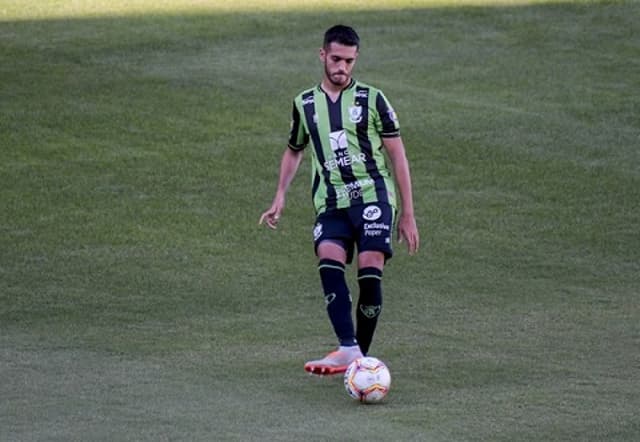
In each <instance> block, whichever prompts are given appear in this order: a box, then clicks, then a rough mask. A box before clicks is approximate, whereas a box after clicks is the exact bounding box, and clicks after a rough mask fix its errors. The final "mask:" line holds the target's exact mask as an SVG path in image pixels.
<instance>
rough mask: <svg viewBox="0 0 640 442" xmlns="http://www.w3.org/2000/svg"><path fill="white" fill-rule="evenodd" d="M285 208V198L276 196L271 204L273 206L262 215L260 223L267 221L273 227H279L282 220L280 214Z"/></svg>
mask: <svg viewBox="0 0 640 442" xmlns="http://www.w3.org/2000/svg"><path fill="white" fill-rule="evenodd" d="M283 209H284V200H283V199H278V198H276V199H275V200H274V201H273V204H271V207H269V209H268V210H267V211H266V212H264V213H263V214H262V216H260V221H259V222H258V224H262V223H266V224H267V226H269V227H270V228H272V229H274V230H275V229H277V228H278V221H280V214H281V213H282V210H283Z"/></svg>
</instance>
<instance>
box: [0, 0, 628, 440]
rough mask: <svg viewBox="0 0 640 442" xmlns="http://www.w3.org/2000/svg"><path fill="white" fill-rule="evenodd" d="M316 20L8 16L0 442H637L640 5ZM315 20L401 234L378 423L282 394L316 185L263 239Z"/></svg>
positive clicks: (143, 0) (388, 307)
mask: <svg viewBox="0 0 640 442" xmlns="http://www.w3.org/2000/svg"><path fill="white" fill-rule="evenodd" d="M331 3H332V2H328V1H322V0H306V1H303V0H300V1H290V2H288V1H285V0H280V1H272V2H261V1H259V0H252V1H248V2H244V3H243V5H242V6H240V7H236V6H234V4H233V2H232V1H220V2H217V1H215V0H208V1H207V0H200V1H195V0H192V1H189V0H159V1H156V2H152V1H151V0H136V1H124V0H118V1H107V0H94V1H86V2H80V1H71V0H67V1H63V0H46V1H45V0H42V1H40V0H24V1H19V2H15V1H11V0H0V149H1V152H2V162H1V163H0V440H2V441H178V440H180V441H182V440H184V441H218V440H220V441H222V440H224V441H251V440H255V441H301V440H306V441H347V440H353V441H355V440H376V441H377V440H380V441H383V440H384V441H409V440H413V441H505V442H508V441H581V442H582V441H637V440H640V416H639V415H638V410H639V409H640V301H639V294H640V118H639V117H640V76H639V75H638V73H639V72H640V3H639V2H638V1H636V0H627V1H606V2H598V1H575V2H567V1H563V2H558V3H553V2H548V1H544V2H534V1H532V2H525V1H518V2H510V1H508V0H503V1H498V2H491V1H489V0H487V1H480V0H475V1H471V0H470V1H467V2H460V1H453V0H452V1H450V2H447V1H445V0H438V1H435V2H429V1H419V0H413V1H411V0H404V1H398V2H393V1H392V0H389V1H384V0H377V1H374V2H370V3H368V5H369V6H367V7H364V6H361V3H362V2H357V1H350V2H344V3H341V6H340V7H336V6H335V5H333V6H332V5H331ZM337 22H345V23H347V24H351V25H353V26H354V27H356V29H357V30H358V31H359V33H360V36H361V38H362V40H363V45H362V48H361V51H362V52H361V56H360V58H359V62H358V66H357V67H356V73H355V75H356V77H357V78H359V79H361V80H363V81H366V82H368V83H371V84H373V85H376V86H378V87H380V88H382V89H383V90H384V91H385V93H386V95H387V96H388V97H389V99H390V100H391V102H392V103H393V104H394V107H395V108H396V110H397V112H398V114H399V117H400V121H401V124H402V127H403V136H404V141H405V144H406V146H407V149H408V155H409V158H410V161H411V163H412V171H413V181H414V192H415V196H416V210H417V216H418V222H419V225H420V228H421V233H422V248H421V252H420V254H419V255H418V256H415V257H409V256H407V253H406V251H405V250H404V249H403V247H402V246H401V245H397V246H396V256H395V257H394V259H393V260H392V261H391V262H390V264H389V266H388V267H387V269H386V272H385V296H386V297H385V309H384V312H383V315H382V319H381V323H380V326H379V328H378V333H377V338H376V341H375V342H374V346H373V348H372V353H373V354H374V355H376V356H378V357H380V358H381V359H383V360H384V361H386V362H387V363H388V365H389V367H390V369H391V372H392V376H393V385H392V391H391V392H390V394H389V396H388V398H387V400H386V402H385V403H384V404H381V405H376V406H363V405H360V404H357V403H355V402H353V401H352V400H350V399H349V398H348V396H347V395H346V393H345V392H344V390H343V387H342V385H341V379H339V378H337V379H328V378H323V379H319V378H312V377H309V376H308V375H306V374H305V373H304V371H303V370H302V365H303V363H304V361H305V360H307V359H310V358H315V357H318V356H320V355H322V354H323V353H324V352H326V351H328V350H329V349H330V348H331V347H332V346H333V345H334V339H333V337H332V332H331V329H330V326H329V323H328V320H327V318H326V315H325V313H324V309H323V299H322V296H321V294H320V288H319V278H318V276H317V274H316V270H315V258H314V256H313V253H312V247H311V227H312V224H313V219H314V216H313V213H312V210H311V202H310V198H309V190H308V184H309V171H308V166H309V163H308V159H307V160H306V161H305V163H304V164H303V166H302V170H301V173H300V174H299V176H298V178H297V179H296V181H294V183H293V186H292V188H291V190H290V193H289V198H288V207H287V210H286V212H285V214H284V218H283V220H282V221H281V227H280V229H279V230H278V231H277V232H272V231H269V230H268V229H264V228H259V227H258V225H257V221H258V218H259V216H260V213H261V212H262V211H263V210H265V209H266V208H267V207H268V206H269V205H270V202H271V198H272V196H273V192H274V189H275V183H276V179H277V168H278V162H279V158H280V155H281V152H282V150H283V149H284V146H285V143H286V139H287V134H288V129H289V116H290V106H291V100H292V99H293V96H294V95H295V94H296V93H297V92H299V91H300V90H301V89H303V88H306V87H309V86H311V85H313V84H314V83H316V82H317V81H318V80H319V78H320V74H321V70H320V64H319V62H318V58H317V50H318V48H319V46H320V42H321V37H322V33H323V32H324V30H325V29H326V28H327V27H328V26H330V25H333V24H335V23H337ZM349 281H350V283H353V282H354V281H355V272H354V271H353V269H352V270H351V271H350V272H349Z"/></svg>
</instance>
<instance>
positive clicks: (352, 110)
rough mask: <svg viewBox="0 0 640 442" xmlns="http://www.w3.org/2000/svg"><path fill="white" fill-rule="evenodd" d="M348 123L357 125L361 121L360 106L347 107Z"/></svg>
mask: <svg viewBox="0 0 640 442" xmlns="http://www.w3.org/2000/svg"><path fill="white" fill-rule="evenodd" d="M349 121H351V122H352V123H359V122H361V121H362V106H360V105H356V106H349Z"/></svg>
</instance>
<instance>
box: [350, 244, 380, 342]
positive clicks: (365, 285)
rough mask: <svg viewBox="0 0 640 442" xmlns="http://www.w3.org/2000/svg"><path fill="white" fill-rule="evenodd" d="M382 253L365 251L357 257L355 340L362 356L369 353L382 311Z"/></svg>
mask: <svg viewBox="0 0 640 442" xmlns="http://www.w3.org/2000/svg"><path fill="white" fill-rule="evenodd" d="M384 260H385V258H384V254H383V253H382V252H373V251H365V252H361V253H360V254H359V255H358V286H359V288H360V295H359V297H358V304H357V308H356V324H357V332H356V338H357V340H358V344H359V345H360V350H361V351H362V353H363V354H364V355H366V354H367V353H368V352H369V347H370V346H371V341H372V340H373V334H374V333H375V331H376V326H377V325H378V317H379V316H380V312H381V311H382V270H383V267H384Z"/></svg>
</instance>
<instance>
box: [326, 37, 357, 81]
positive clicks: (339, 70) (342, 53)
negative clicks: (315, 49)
mask: <svg viewBox="0 0 640 442" xmlns="http://www.w3.org/2000/svg"><path fill="white" fill-rule="evenodd" d="M356 58H358V47H357V46H345V45H341V44H340V43H335V42H334V43H330V44H329V46H328V47H326V48H322V49H320V60H321V61H322V63H323V64H324V75H325V78H326V79H327V80H328V81H329V82H331V84H333V85H334V86H336V87H340V88H343V87H346V86H348V85H349V83H350V82H351V71H352V70H353V66H354V65H355V64H356Z"/></svg>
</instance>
